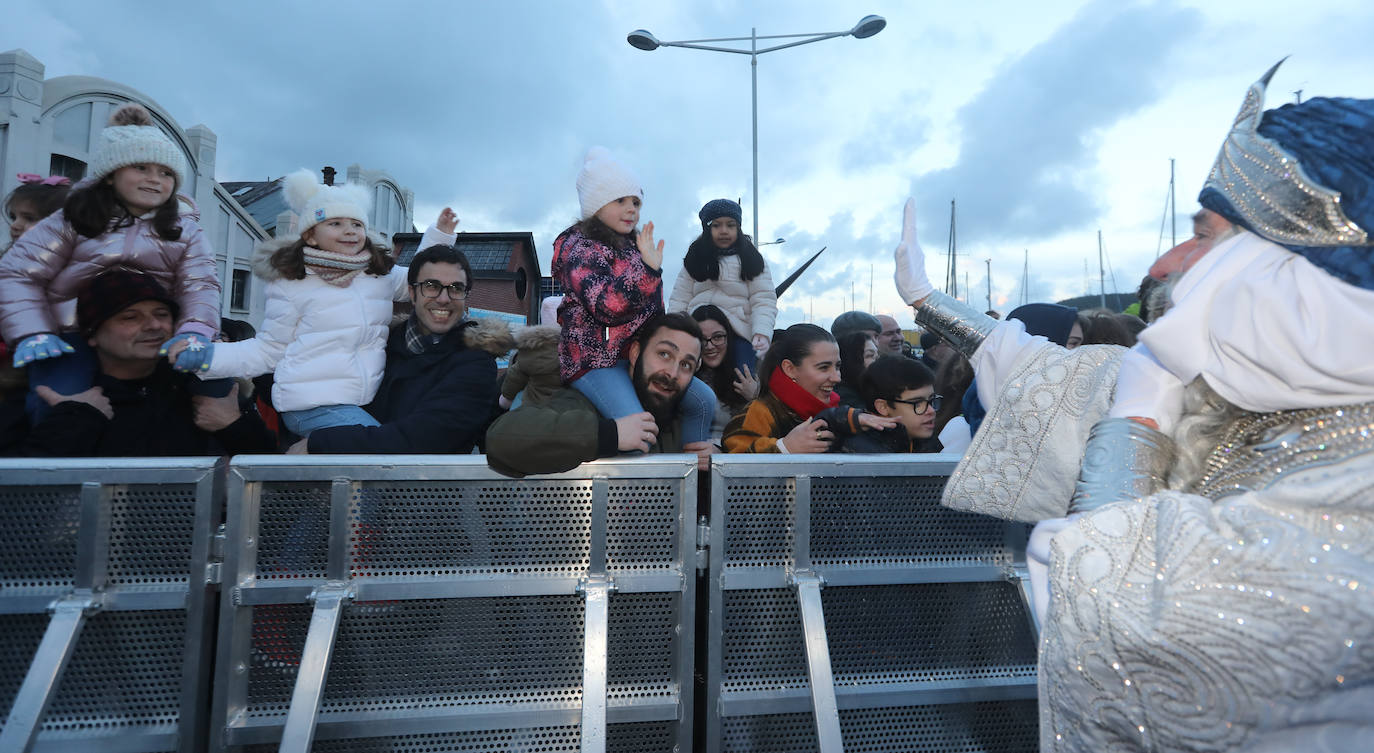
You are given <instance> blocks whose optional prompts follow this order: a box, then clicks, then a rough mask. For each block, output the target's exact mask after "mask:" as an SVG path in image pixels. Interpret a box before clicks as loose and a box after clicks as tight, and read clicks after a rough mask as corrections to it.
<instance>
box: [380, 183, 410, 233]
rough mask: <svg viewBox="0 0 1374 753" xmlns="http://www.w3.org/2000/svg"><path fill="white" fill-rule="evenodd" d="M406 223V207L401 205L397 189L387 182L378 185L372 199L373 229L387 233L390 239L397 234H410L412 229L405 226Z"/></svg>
mask: <svg viewBox="0 0 1374 753" xmlns="http://www.w3.org/2000/svg"><path fill="white" fill-rule="evenodd" d="M405 221H406V213H405V206H404V205H403V204H402V203H401V196H400V194H399V193H398V192H397V191H396V188H395V187H394V186H392V185H391V184H390V183H387V182H381V183H378V184H377V186H376V188H375V189H373V197H372V227H373V229H375V230H376V231H377V232H381V233H386V234H387V236H388V237H389V236H391V235H394V234H396V233H405V232H409V231H410V228H408V227H406V226H405Z"/></svg>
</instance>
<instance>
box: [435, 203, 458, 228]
mask: <svg viewBox="0 0 1374 753" xmlns="http://www.w3.org/2000/svg"><path fill="white" fill-rule="evenodd" d="M434 227H435V229H437V230H438V231H439V232H441V233H446V234H448V235H452V234H453V233H454V232H455V231H456V230H457V229H458V215H456V214H454V212H453V210H452V209H450V208H449V207H444V210H443V211H442V212H440V213H439V219H437V220H435V221H434Z"/></svg>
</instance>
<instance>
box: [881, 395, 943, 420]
mask: <svg viewBox="0 0 1374 753" xmlns="http://www.w3.org/2000/svg"><path fill="white" fill-rule="evenodd" d="M944 399H945V396H944V395H931V396H930V397H918V398H916V399H915V400H893V401H892V402H894V403H906V404H907V405H910V406H911V412H912V413H915V414H916V415H918V416H919V415H921V414H922V413H925V412H926V407H927V406H929V407H930V408H931V410H940V401H942V400H944Z"/></svg>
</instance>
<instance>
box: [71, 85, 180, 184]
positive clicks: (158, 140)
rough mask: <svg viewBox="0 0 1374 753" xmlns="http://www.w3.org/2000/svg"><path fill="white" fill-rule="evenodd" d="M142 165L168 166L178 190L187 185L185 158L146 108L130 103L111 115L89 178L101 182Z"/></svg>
mask: <svg viewBox="0 0 1374 753" xmlns="http://www.w3.org/2000/svg"><path fill="white" fill-rule="evenodd" d="M143 164H149V165H165V166H166V167H168V168H170V169H171V170H172V172H173V173H176V176H177V184H176V188H180V187H181V186H184V185H186V158H185V157H184V156H182V153H181V148H180V147H178V146H177V145H176V144H174V143H172V140H171V139H170V138H168V137H167V134H165V133H163V132H162V129H161V128H158V127H157V126H156V125H154V124H153V116H152V115H150V114H149V113H148V110H147V108H145V107H144V106H143V105H140V104H136V103H132V102H131V103H129V104H127V105H124V106H123V107H120V108H119V109H117V110H115V111H114V113H113V114H112V115H110V124H109V125H107V126H105V128H104V130H102V131H101V132H100V143H99V144H98V145H97V146H96V148H95V156H94V157H93V158H92V159H91V169H90V172H89V173H88V174H89V176H90V177H92V178H96V179H100V178H104V177H106V176H108V175H109V174H110V173H113V172H114V171H116V170H118V169H119V168H121V167H128V166H129V165H143ZM173 190H176V189H175V188H174V189H173Z"/></svg>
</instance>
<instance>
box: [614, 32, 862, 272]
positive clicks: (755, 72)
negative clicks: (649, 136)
mask: <svg viewBox="0 0 1374 753" xmlns="http://www.w3.org/2000/svg"><path fill="white" fill-rule="evenodd" d="M885 26H887V20H886V19H884V18H883V17H882V16H871V15H870V16H864V17H863V18H861V19H859V22H858V23H856V24H854V27H853V28H851V29H846V30H845V31H830V32H822V33H819V34H773V35H770V36H763V37H761V36H759V35H758V30H757V29H750V30H749V36H747V37H718V38H715V39H684V40H681V41H677V42H664V41H662V40H660V39H658V38H657V37H655V36H654V35H653V34H650V33H649V32H648V31H646V30H645V29H635V30H634V31H632V32H630V33H629V35H628V36H626V37H625V41H627V42H629V43H630V46H631V47H634V48H635V49H637V50H644V51H646V52H648V51H652V50H656V49H658V48H660V47H685V48H687V49H690V50H709V51H711V52H732V53H734V54H736V55H748V56H749V68H750V75H751V78H752V87H753V92H752V93H753V126H754V236H753V237H754V239H755V241H756V242H757V239H758V237H759V55H762V54H763V53H765V52H777V51H778V50H785V49H787V48H788V47H799V46H801V45H804V44H811V43H812V42H821V41H824V40H826V39H834V38H836V37H854V38H855V39H868V38H869V37H871V36H873V35H874V34H877V33H878V32H880V31H882V30H883V28H884V27H885ZM760 39H791V40H794V41H791V42H784V43H782V44H777V45H774V46H772V47H765V48H763V49H761V50H760V49H759V46H758V43H759V40H760ZM745 40H748V42H749V49H747V50H741V49H735V48H733V47H718V46H716V45H714V44H704V43H705V42H743V41H745ZM777 242H779V241H774V243H777ZM760 245H768V244H766V243H765V244H760Z"/></svg>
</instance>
